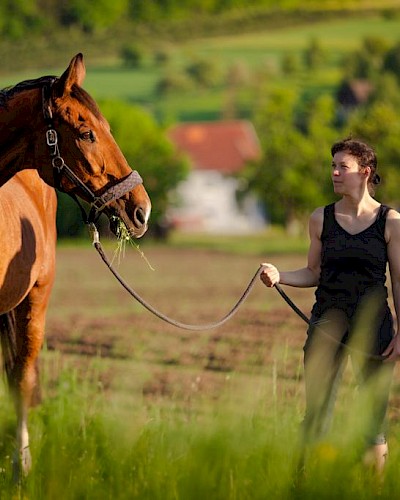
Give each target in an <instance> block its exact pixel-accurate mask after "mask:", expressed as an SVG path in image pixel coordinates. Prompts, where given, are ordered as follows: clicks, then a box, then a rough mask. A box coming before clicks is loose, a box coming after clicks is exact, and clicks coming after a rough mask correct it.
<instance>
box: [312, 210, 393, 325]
mask: <svg viewBox="0 0 400 500" xmlns="http://www.w3.org/2000/svg"><path fill="white" fill-rule="evenodd" d="M389 210H390V207H387V206H386V205H381V206H380V209H379V213H378V216H377V217H376V219H375V221H374V222H373V223H372V224H371V225H370V226H369V227H367V228H366V229H364V230H363V231H360V232H359V233H357V234H350V233H348V232H347V231H346V230H344V229H343V228H342V227H341V226H340V225H339V223H338V222H337V221H336V218H335V204H334V203H332V204H331V205H328V206H326V207H325V209H324V223H323V229H322V234H321V242H322V255H321V275H320V282H319V285H318V288H317V290H316V292H315V297H316V303H315V305H314V307H313V314H314V315H317V316H321V315H322V314H323V313H324V312H325V311H326V310H327V309H331V308H337V309H340V310H342V311H344V312H345V313H346V315H347V317H348V318H351V317H352V316H353V315H354V313H355V310H356V308H357V306H358V305H359V304H360V301H361V300H362V298H363V297H365V296H366V295H369V293H372V292H373V293H376V294H377V298H379V300H381V301H382V305H384V304H385V303H387V289H386V286H385V282H386V266H387V260H388V258H387V244H386V241H385V224H386V216H387V213H388V211H389Z"/></svg>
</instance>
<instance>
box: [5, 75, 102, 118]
mask: <svg viewBox="0 0 400 500" xmlns="http://www.w3.org/2000/svg"><path fill="white" fill-rule="evenodd" d="M56 79H57V77H55V76H42V77H40V78H35V79H33V80H24V81H22V82H20V83H17V84H16V85H13V86H11V87H6V88H4V89H2V90H0V107H5V106H6V105H7V102H8V101H9V100H10V99H11V98H12V97H14V96H15V95H17V94H19V93H20V92H24V91H25V90H32V89H38V88H41V87H43V86H44V85H46V84H51V83H53V82H54V80H56ZM71 95H72V96H73V97H74V98H75V99H76V100H77V101H79V102H80V103H81V104H83V105H84V106H85V107H87V108H88V109H90V111H91V112H92V113H93V114H94V115H95V116H96V118H101V117H102V115H101V112H100V109H99V107H98V106H97V104H96V101H95V100H94V99H93V98H92V97H91V96H90V95H89V94H88V93H87V92H86V91H85V90H84V89H83V88H81V87H79V86H77V85H73V87H72V92H71Z"/></svg>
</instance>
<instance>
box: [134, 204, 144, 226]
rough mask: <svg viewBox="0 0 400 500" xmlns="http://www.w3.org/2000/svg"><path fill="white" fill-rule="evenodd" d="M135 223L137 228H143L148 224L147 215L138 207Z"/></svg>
mask: <svg viewBox="0 0 400 500" xmlns="http://www.w3.org/2000/svg"><path fill="white" fill-rule="evenodd" d="M134 221H135V224H136V225H137V226H139V227H140V226H143V225H144V224H146V214H145V211H144V210H143V208H141V207H137V208H135V213H134Z"/></svg>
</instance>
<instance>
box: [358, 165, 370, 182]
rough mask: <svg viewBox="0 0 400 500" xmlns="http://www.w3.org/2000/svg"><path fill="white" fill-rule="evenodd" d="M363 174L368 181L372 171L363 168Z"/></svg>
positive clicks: (368, 168)
mask: <svg viewBox="0 0 400 500" xmlns="http://www.w3.org/2000/svg"><path fill="white" fill-rule="evenodd" d="M361 172H362V174H363V175H364V176H365V178H366V179H367V180H368V179H369V178H370V176H371V172H372V170H371V167H363V168H362V171H361Z"/></svg>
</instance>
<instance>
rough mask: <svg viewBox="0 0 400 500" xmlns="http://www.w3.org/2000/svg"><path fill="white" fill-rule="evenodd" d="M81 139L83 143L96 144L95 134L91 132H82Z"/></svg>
mask: <svg viewBox="0 0 400 500" xmlns="http://www.w3.org/2000/svg"><path fill="white" fill-rule="evenodd" d="M80 137H81V139H82V140H83V141H90V142H94V134H93V132H92V131H91V130H88V131H87V132H82V134H81V135H80Z"/></svg>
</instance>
